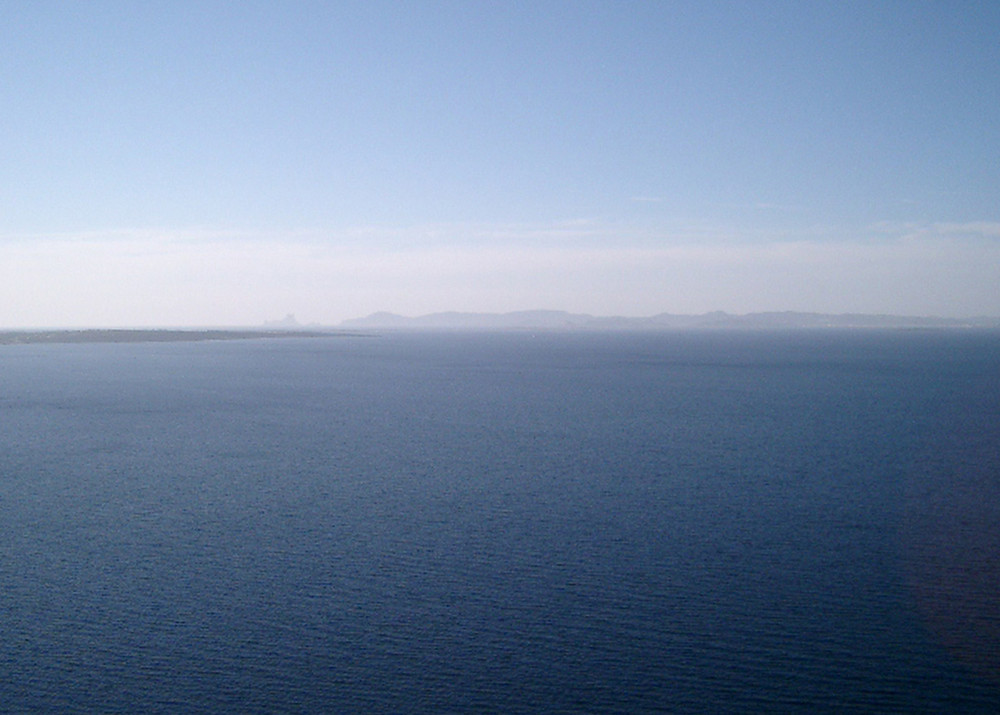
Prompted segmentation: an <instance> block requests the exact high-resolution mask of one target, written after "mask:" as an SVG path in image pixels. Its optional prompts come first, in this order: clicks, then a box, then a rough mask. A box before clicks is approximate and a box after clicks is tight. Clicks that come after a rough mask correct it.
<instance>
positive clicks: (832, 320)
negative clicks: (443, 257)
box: [340, 310, 1000, 330]
mask: <svg viewBox="0 0 1000 715" xmlns="http://www.w3.org/2000/svg"><path fill="white" fill-rule="evenodd" d="M340 327H343V328H352V329H365V330H428V329H433V330H681V329H703V330H721V329H742V330H776V329H819V328H1000V318H996V317H981V318H969V319H959V318H936V317H927V316H901V315H871V314H864V313H843V314H829V313H799V312H794V311H783V312H766V313H746V314H744V315H735V314H732V313H725V312H722V311H715V312H711V313H703V314H701V315H677V314H672V313H660V314H659V315H653V316H650V317H646V318H632V317H624V316H611V317H600V316H594V315H587V314H585V313H568V312H565V311H560V310H525V311H517V312H513V313H459V312H447V313H431V314H429V315H422V316H418V317H412V318H411V317H405V316H402V315H396V314H394V313H386V312H379V313H373V314H371V315H369V316H368V317H365V318H355V319H352V320H345V321H344V322H342V323H341V324H340Z"/></svg>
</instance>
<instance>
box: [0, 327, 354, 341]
mask: <svg viewBox="0 0 1000 715" xmlns="http://www.w3.org/2000/svg"><path fill="white" fill-rule="evenodd" d="M352 334H355V335H356V334H357V333H346V332H324V331H316V330H236V329H234V330H226V329H217V330H179V329H128V328H115V329H100V328H90V329H83V330H0V345H30V344H38V343H190V342H199V341H204V340H259V339H266V338H328V337H338V336H345V335H352Z"/></svg>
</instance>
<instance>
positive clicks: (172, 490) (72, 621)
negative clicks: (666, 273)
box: [0, 332, 1000, 713]
mask: <svg viewBox="0 0 1000 715" xmlns="http://www.w3.org/2000/svg"><path fill="white" fill-rule="evenodd" d="M998 464H1000V335H998V334H996V333H978V332H858V333H851V332H818V333H808V332H802V333H799V332H792V333H773V334H767V333H677V334H608V335H596V334H594V335H590V334H568V335H551V334H549V335H537V336H535V335H530V334H423V335H406V334H402V335H385V336H381V337H365V338H349V337H342V338H330V339H312V340H309V339H300V340H266V341H254V340H250V341H239V342H223V343H166V344H164V343H161V344H131V345H124V344H121V345H97V344H92V345H21V346H5V347H2V348H0V529H2V531H0V626H2V638H0V709H2V710H3V711H10V712H32V711H34V712H170V713H176V712H350V711H355V712H380V711H381V712H473V711H478V712H485V711H492V712H529V711H534V712H620V713H634V712H705V713H716V712H783V711H788V712H816V711H858V712H928V713H931V712H984V713H985V712H997V711H1000V472H998Z"/></svg>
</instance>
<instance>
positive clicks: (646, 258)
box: [0, 0, 1000, 328]
mask: <svg viewBox="0 0 1000 715" xmlns="http://www.w3.org/2000/svg"><path fill="white" fill-rule="evenodd" d="M0 9H2V11H3V18H4V21H3V23H2V24H0V68H2V69H0V157H2V161H0V327H6V328H17V327H85V326H91V327H144V326H197V325H257V324H261V323H263V322H265V321H270V320H276V319H280V318H282V317H283V316H285V315H286V314H294V315H295V316H296V318H297V319H298V320H299V321H300V322H302V323H319V324H325V325H333V324H336V323H338V322H339V321H341V320H344V319H347V318H354V317H359V316H363V315H367V314H369V313H372V312H375V311H382V310H385V311H391V312H396V313H401V314H404V315H422V314H426V313H431V312H436V311H445V310H459V311H477V312H507V311H515V310H527V309H553V310H568V311H571V312H583V313H591V314H595V315H631V316H644V315H654V314H657V313H664V312H666V313H702V312H707V311H711V310H725V311H727V312H732V313H748V312H757V311H769V310H797V311H814V312H828V313H847V312H864V313H895V314H907V315H938V316H948V317H962V316H978V315H991V316H996V315H1000V41H998V37H1000V3H995V2H963V1H961V0H956V1H954V2H923V1H921V0H907V1H905V2H891V1H888V0H885V1H871V2H850V1H849V2H823V1H822V0H816V1H814V2H709V1H705V0H703V1H700V2H669V1H667V0H662V1H658V2H640V1H635V2H626V1H625V0H614V1H611V2H590V1H588V0H574V1H572V2H546V1H545V0H541V1H540V2H533V3H521V2H477V1H475V0H467V1H464V2H435V1H432V0H427V1H426V2H407V1H405V0H397V1H392V2H379V1H378V0H365V1H363V2H332V1H328V2H310V1H309V0H294V1H293V0H288V1H287V2H283V1H277V2H276V1H274V0H269V1H266V2H255V1H254V0H244V1H242V2H238V3H234V2H212V1H210V0H199V1H198V2H186V1H184V0H169V1H168V2H157V1H156V0H142V1H139V0H136V1H134V2H102V1H101V0H92V1H88V2H83V1H71V0H61V1H59V2H49V1H47V0H30V1H29V0H25V1H23V2H12V1H9V0H0Z"/></svg>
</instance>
